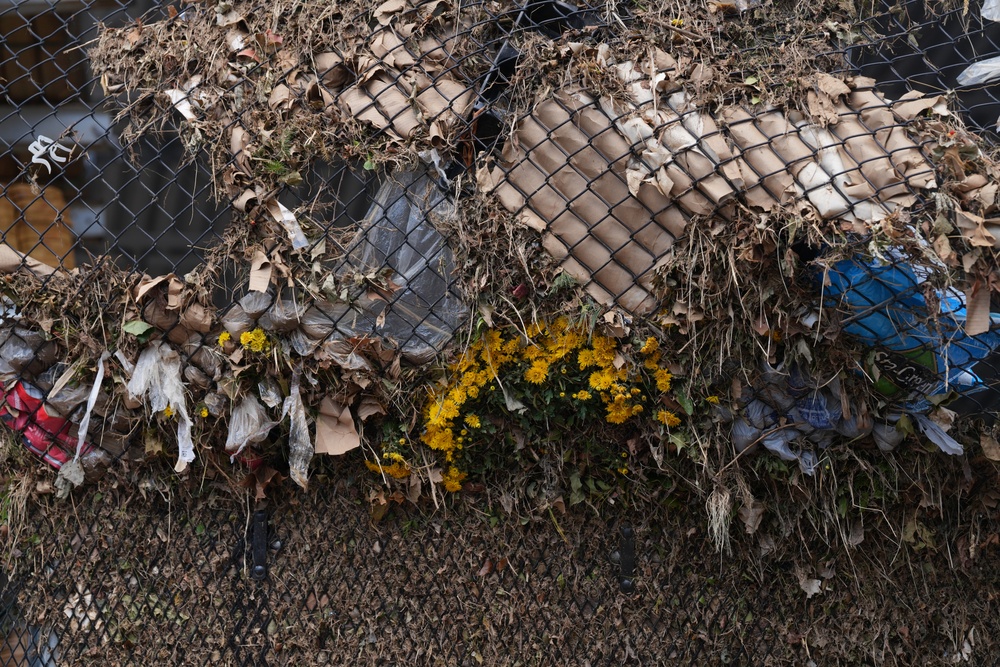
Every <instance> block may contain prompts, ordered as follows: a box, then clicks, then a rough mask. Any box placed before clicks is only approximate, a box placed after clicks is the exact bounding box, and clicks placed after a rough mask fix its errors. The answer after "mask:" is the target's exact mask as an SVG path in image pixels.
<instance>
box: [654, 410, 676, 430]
mask: <svg viewBox="0 0 1000 667" xmlns="http://www.w3.org/2000/svg"><path fill="white" fill-rule="evenodd" d="M656 421H658V422H660V423H661V424H663V425H665V426H668V427H674V426H678V425H680V423H681V420H680V418H679V417H678V416H677V415H675V414H674V413H673V412H670V411H669V410H660V411H659V412H657V413H656Z"/></svg>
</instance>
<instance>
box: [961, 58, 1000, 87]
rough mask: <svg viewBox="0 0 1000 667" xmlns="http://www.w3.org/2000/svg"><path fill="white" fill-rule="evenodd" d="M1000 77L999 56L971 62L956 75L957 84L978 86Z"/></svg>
mask: <svg viewBox="0 0 1000 667" xmlns="http://www.w3.org/2000/svg"><path fill="white" fill-rule="evenodd" d="M997 78H1000V56H996V57H994V58H987V59H986V60H980V61H979V62H977V63H972V64H971V65H969V66H968V67H966V68H965V69H964V70H962V73H961V74H959V75H958V78H957V79H956V83H958V85H959V86H980V85H982V84H984V83H989V82H990V81H993V80H994V79H997Z"/></svg>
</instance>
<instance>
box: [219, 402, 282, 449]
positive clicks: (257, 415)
mask: <svg viewBox="0 0 1000 667" xmlns="http://www.w3.org/2000/svg"><path fill="white" fill-rule="evenodd" d="M277 423H278V422H275V421H271V419H270V418H269V417H268V416H267V410H265V409H264V406H263V405H261V404H260V401H258V400H257V397H256V396H253V395H252V394H251V395H247V396H244V397H243V400H242V401H240V402H239V404H238V405H237V406H236V407H235V408H233V414H232V416H231V417H230V418H229V434H228V435H227V436H226V453H227V454H229V455H230V456H236V455H237V454H239V453H240V452H242V451H243V449H244V448H246V446H247V445H255V444H257V443H258V442H261V441H263V440H264V438H266V437H267V434H268V433H270V432H271V429H272V428H274V427H275V426H276V425H277Z"/></svg>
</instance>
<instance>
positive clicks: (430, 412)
mask: <svg viewBox="0 0 1000 667" xmlns="http://www.w3.org/2000/svg"><path fill="white" fill-rule="evenodd" d="M636 348H638V356H639V359H638V360H635V359H633V360H631V361H630V360H629V358H628V357H627V356H626V355H628V354H629V352H628V350H627V348H623V347H622V346H621V345H620V344H619V342H618V341H617V340H616V339H614V338H611V337H609V336H605V335H602V334H600V333H596V332H595V333H593V334H591V335H589V336H588V335H587V333H586V332H585V331H584V330H583V329H582V328H580V327H577V326H573V325H571V324H570V323H569V321H568V320H567V319H566V318H559V319H556V320H555V321H553V322H550V323H538V324H534V325H532V326H530V327H528V329H527V330H526V331H524V332H523V333H522V334H514V335H512V336H509V337H507V336H505V335H504V332H502V331H500V330H498V329H490V330H488V331H486V332H485V334H484V335H483V336H481V337H480V338H479V339H477V340H476V341H474V342H473V343H472V344H471V345H470V346H469V347H468V349H467V350H466V351H465V353H464V354H462V356H461V357H460V358H459V359H458V360H457V361H455V362H454V363H453V364H451V365H450V366H449V368H448V371H449V373H448V378H447V381H446V382H444V383H441V384H439V385H437V386H435V387H433V388H431V389H430V390H429V391H428V400H427V402H426V404H425V406H424V409H423V415H422V416H423V420H422V427H423V428H422V433H421V436H420V439H421V441H422V442H423V443H424V444H425V445H427V446H428V447H430V448H431V449H433V450H435V451H438V452H440V453H441V455H442V457H443V459H444V463H445V464H447V466H449V468H448V469H449V470H453V471H455V472H454V475H458V474H460V473H459V471H458V468H456V462H457V460H458V459H459V458H460V457H461V456H462V454H461V453H462V451H463V450H464V449H466V448H467V447H468V446H469V445H472V444H476V443H481V444H491V443H490V441H489V440H487V438H488V437H489V436H490V435H492V434H494V433H495V432H496V422H495V421H491V420H488V419H485V418H484V415H496V416H497V417H503V416H504V415H505V414H506V413H507V411H509V410H510V409H511V408H510V405H511V404H512V403H511V402H512V401H513V402H521V403H522V404H523V405H526V406H528V405H530V406H531V408H532V412H530V413H528V414H530V415H531V416H530V417H529V419H531V418H537V419H538V420H539V425H540V426H539V427H540V428H546V429H548V423H549V421H548V420H549V418H550V417H559V418H560V419H561V420H562V421H563V423H575V424H582V423H585V421H586V420H588V419H592V418H593V417H596V416H597V414H599V413H597V414H595V407H596V406H597V405H601V406H603V421H605V422H606V423H610V424H624V423H626V422H628V421H629V420H630V419H633V418H635V417H638V416H640V415H643V414H644V413H646V411H647V409H649V408H650V407H651V406H654V405H655V403H656V402H657V401H656V399H657V396H658V395H659V394H660V393H664V392H667V391H669V390H670V388H671V383H672V380H673V378H672V376H671V374H670V372H669V371H668V370H667V369H666V368H664V367H663V365H662V360H663V359H662V357H663V353H662V351H661V349H660V345H659V342H658V341H657V340H656V339H655V338H652V337H651V338H648V339H646V341H645V342H643V343H641V344H637V345H636V347H635V348H632V349H633V350H635V349H636ZM595 398H599V399H600V403H599V404H597V403H595V402H594V401H593V400H592V399H595ZM657 418H659V414H658V413H655V414H652V415H651V419H657ZM674 418H675V419H676V417H674ZM566 420H570V421H569V422H567V421H566ZM661 421H662V420H661ZM445 486H446V488H447V487H448V485H447V484H446V485H445ZM452 486H453V487H455V489H457V488H460V485H459V484H458V483H457V482H456V483H455V484H452Z"/></svg>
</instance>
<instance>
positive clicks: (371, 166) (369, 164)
mask: <svg viewBox="0 0 1000 667" xmlns="http://www.w3.org/2000/svg"><path fill="white" fill-rule="evenodd" d="M364 167H365V171H375V161H374V160H372V159H371V157H369V158H368V159H367V160H365V164H364Z"/></svg>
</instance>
